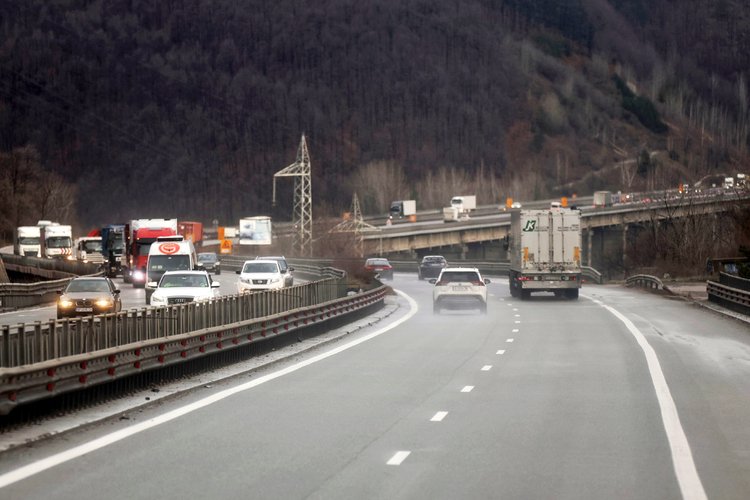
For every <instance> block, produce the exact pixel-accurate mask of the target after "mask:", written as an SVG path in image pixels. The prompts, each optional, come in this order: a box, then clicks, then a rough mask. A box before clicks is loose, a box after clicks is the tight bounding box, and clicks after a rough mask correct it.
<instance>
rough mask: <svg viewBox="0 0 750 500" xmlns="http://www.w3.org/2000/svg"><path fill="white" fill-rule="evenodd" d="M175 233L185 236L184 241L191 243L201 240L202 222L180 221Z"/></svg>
mask: <svg viewBox="0 0 750 500" xmlns="http://www.w3.org/2000/svg"><path fill="white" fill-rule="evenodd" d="M177 234H179V235H181V236H182V237H183V238H185V241H192V242H193V244H195V243H199V242H201V241H203V224H202V223H200V222H186V221H182V222H180V223H178V224H177Z"/></svg>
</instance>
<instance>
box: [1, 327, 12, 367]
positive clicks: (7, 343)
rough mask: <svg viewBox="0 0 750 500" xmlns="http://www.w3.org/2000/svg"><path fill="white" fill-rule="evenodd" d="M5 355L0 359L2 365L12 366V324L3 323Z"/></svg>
mask: <svg viewBox="0 0 750 500" xmlns="http://www.w3.org/2000/svg"><path fill="white" fill-rule="evenodd" d="M2 333H3V357H2V358H1V359H0V363H2V364H0V366H2V367H3V368H10V326H8V325H3V328H2Z"/></svg>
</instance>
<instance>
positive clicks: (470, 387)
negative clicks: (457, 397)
mask: <svg viewBox="0 0 750 500" xmlns="http://www.w3.org/2000/svg"><path fill="white" fill-rule="evenodd" d="M472 389H474V386H473V385H467V386H466V387H464V388H463V389H461V392H471V390H472Z"/></svg>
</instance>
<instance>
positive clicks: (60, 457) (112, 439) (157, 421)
mask: <svg viewBox="0 0 750 500" xmlns="http://www.w3.org/2000/svg"><path fill="white" fill-rule="evenodd" d="M396 293H398V294H399V295H401V296H402V297H404V298H405V299H406V300H407V302H409V306H410V307H411V310H410V311H409V312H408V313H407V314H406V315H405V316H404V317H403V318H401V319H399V320H397V321H394V322H393V323H391V324H390V325H388V326H385V327H383V328H381V329H380V330H378V331H376V332H373V333H370V334H368V335H365V336H364V337H361V338H359V339H357V340H354V341H352V342H349V343H348V344H344V345H342V346H339V347H337V348H335V349H331V350H330V351H327V352H325V353H323V354H319V355H317V356H314V357H312V358H310V359H307V360H305V361H301V362H299V363H297V364H294V365H291V366H288V367H286V368H284V369H282V370H279V371H277V372H274V373H270V374H268V375H264V376H262V377H259V378H257V379H255V380H253V381H250V382H247V383H244V384H242V385H238V386H237V387H233V388H231V389H227V390H224V391H221V392H217V393H216V394H213V395H211V396H208V397H206V398H203V399H201V400H199V401H196V402H194V403H190V404H188V405H185V406H183V407H181V408H177V409H176V410H172V411H169V412H167V413H165V414H163V415H160V416H158V417H154V418H152V419H149V420H146V421H145V422H142V423H140V424H136V425H133V426H131V427H127V428H125V429H121V430H119V431H115V432H113V433H111V434H107V435H106V436H102V437H100V438H97V439H94V440H93V441H89V442H88V443H84V444H82V445H79V446H76V447H74V448H71V449H69V450H67V451H63V452H61V453H58V454H56V455H52V456H51V457H47V458H45V459H42V460H39V461H37V462H33V463H31V464H29V465H25V466H23V467H20V468H18V469H16V470H14V471H10V472H6V473H5V474H3V475H0V488H4V487H5V486H8V485H11V484H13V483H16V482H18V481H21V480H23V479H26V478H27V477H30V476H33V475H35V474H39V473H40V472H43V471H45V470H47V469H51V468H52V467H55V466H56V465H60V464H62V463H65V462H68V461H70V460H73V459H75V458H78V457H81V456H83V455H85V454H87V453H91V452H92V451H96V450H98V449H100V448H104V447H105V446H108V445H110V444H113V443H116V442H118V441H121V440H123V439H125V438H127V437H130V436H132V435H134V434H138V433H139V432H143V431H145V430H147V429H151V428H152V427H156V426H157V425H161V424H164V423H166V422H169V421H170V420H174V419H176V418H178V417H181V416H183V415H187V414H188V413H192V412H194V411H195V410H198V409H200V408H203V407H205V406H209V405H211V404H213V403H216V402H218V401H221V400H222V399H226V398H228V397H229V396H233V395H234V394H238V393H240V392H243V391H246V390H248V389H252V388H253V387H257V386H259V385H261V384H265V383H266V382H270V381H271V380H274V379H277V378H279V377H283V376H284V375H288V374H290V373H293V372H296V371H297V370H299V369H301V368H304V367H306V366H309V365H312V364H314V363H317V362H318V361H322V360H324V359H326V358H330V357H331V356H335V355H336V354H339V353H341V352H344V351H346V350H347V349H351V348H352V347H355V346H358V345H359V344H362V343H364V342H367V341H368V340H371V339H373V338H375V337H377V336H379V335H382V334H384V333H385V332H387V331H390V330H393V329H394V328H396V327H397V326H398V325H400V324H402V323H404V322H406V321H408V320H409V319H411V318H412V316H414V315H415V314H417V311H418V310H419V306H418V305H417V303H416V302H415V301H414V299H412V298H411V297H409V296H408V295H406V294H405V293H404V292H402V291H400V290H396ZM399 453H406V455H408V454H409V452H408V451H407V452H399ZM396 455H398V453H397V454H396ZM394 458H395V457H394ZM403 458H406V456H404V457H403ZM403 458H402V459H401V461H403ZM391 460H393V459H391ZM399 463H401V462H399ZM396 465H398V464H396Z"/></svg>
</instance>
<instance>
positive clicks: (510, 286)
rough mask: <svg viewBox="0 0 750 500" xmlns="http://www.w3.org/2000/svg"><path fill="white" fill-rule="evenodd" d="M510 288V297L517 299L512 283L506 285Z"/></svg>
mask: <svg viewBox="0 0 750 500" xmlns="http://www.w3.org/2000/svg"><path fill="white" fill-rule="evenodd" d="M508 287H509V288H510V296H511V297H518V292H517V291H516V289H515V287H514V286H513V281H511V282H510V285H508Z"/></svg>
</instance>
